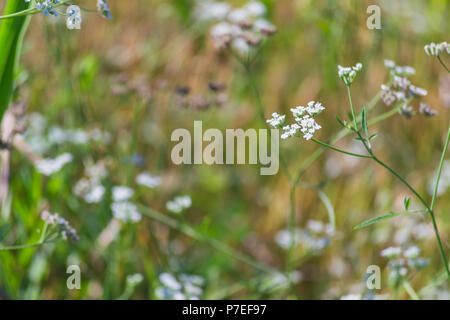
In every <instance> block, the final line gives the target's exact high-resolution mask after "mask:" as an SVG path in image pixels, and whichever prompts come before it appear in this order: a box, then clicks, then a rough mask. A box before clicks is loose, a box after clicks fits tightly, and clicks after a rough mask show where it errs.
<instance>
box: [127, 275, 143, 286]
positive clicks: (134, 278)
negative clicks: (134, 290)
mask: <svg viewBox="0 0 450 320" xmlns="http://www.w3.org/2000/svg"><path fill="white" fill-rule="evenodd" d="M143 280H144V277H143V276H142V274H140V273H135V274H130V275H128V276H127V282H128V283H129V284H130V285H131V286H137V285H138V284H140V283H141V282H142V281H143Z"/></svg>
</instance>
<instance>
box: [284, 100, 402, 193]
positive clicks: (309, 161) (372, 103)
mask: <svg viewBox="0 0 450 320" xmlns="http://www.w3.org/2000/svg"><path fill="white" fill-rule="evenodd" d="M379 101H380V92H379V93H378V94H377V95H376V96H375V97H374V98H373V99H372V101H370V102H369V104H368V107H367V110H369V111H370V110H372V109H373V108H374V107H375V105H376V104H377V103H378V102H379ZM397 112H398V108H395V109H392V110H389V111H388V112H385V113H383V114H381V115H379V116H378V117H376V118H374V119H372V120H369V121H368V124H369V125H373V124H376V123H378V122H380V121H382V120H385V119H387V118H390V117H392V116H393V115H395V114H396V113H397ZM351 132H353V131H350V130H349V129H342V130H340V131H339V132H338V133H337V134H336V135H335V136H334V137H333V138H332V139H331V143H335V142H338V141H339V140H341V139H342V138H344V137H346V136H348V135H349V134H350V133H351ZM324 152H325V149H323V148H321V149H317V150H316V151H315V152H314V153H313V154H312V155H310V156H309V157H308V158H307V159H306V160H305V161H304V162H303V163H302V165H301V167H300V168H299V169H298V170H297V174H296V176H295V177H294V180H293V183H294V184H295V185H297V184H298V183H299V181H300V178H301V177H302V175H303V173H305V172H306V170H307V169H308V168H309V167H310V166H311V165H312V164H313V163H314V162H315V161H316V160H317V159H318V158H319V157H320V156H321V155H322V154H323V153H324Z"/></svg>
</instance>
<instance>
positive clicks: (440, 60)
mask: <svg viewBox="0 0 450 320" xmlns="http://www.w3.org/2000/svg"><path fill="white" fill-rule="evenodd" d="M437 58H438V60H439V62H440V63H441V65H442V66H443V67H444V69H445V70H447V72H448V73H450V70H448V68H447V66H446V65H445V63H444V61H442V59H441V57H440V56H438V57H437Z"/></svg>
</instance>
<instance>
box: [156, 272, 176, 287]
mask: <svg viewBox="0 0 450 320" xmlns="http://www.w3.org/2000/svg"><path fill="white" fill-rule="evenodd" d="M159 281H161V283H162V284H163V285H164V286H165V287H167V288H169V289H172V290H180V289H181V284H180V282H178V280H177V279H176V278H175V277H174V276H173V275H171V274H170V273H167V272H164V273H161V274H160V275H159Z"/></svg>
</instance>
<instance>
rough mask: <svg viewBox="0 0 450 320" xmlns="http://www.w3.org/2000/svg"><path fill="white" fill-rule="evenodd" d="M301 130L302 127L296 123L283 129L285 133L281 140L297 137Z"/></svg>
mask: <svg viewBox="0 0 450 320" xmlns="http://www.w3.org/2000/svg"><path fill="white" fill-rule="evenodd" d="M299 130H300V126H299V125H298V124H296V123H294V124H291V125H287V126H284V127H283V133H282V134H281V139H288V138H290V137H293V136H295V135H296V134H297V133H298V131H299Z"/></svg>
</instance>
